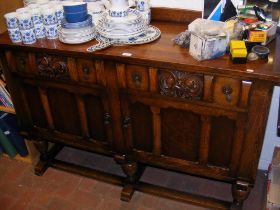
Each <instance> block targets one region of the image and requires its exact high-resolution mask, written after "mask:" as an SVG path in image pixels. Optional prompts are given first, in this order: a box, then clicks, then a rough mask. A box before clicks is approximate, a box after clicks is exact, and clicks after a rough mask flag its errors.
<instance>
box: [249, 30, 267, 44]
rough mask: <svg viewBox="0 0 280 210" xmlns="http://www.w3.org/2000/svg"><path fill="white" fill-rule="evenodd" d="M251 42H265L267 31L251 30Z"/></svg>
mask: <svg viewBox="0 0 280 210" xmlns="http://www.w3.org/2000/svg"><path fill="white" fill-rule="evenodd" d="M249 41H250V42H265V41H266V32H265V31H250V34H249Z"/></svg>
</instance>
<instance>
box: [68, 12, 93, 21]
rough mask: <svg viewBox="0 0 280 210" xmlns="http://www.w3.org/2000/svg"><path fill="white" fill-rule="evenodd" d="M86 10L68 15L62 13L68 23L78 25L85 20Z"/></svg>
mask: <svg viewBox="0 0 280 210" xmlns="http://www.w3.org/2000/svg"><path fill="white" fill-rule="evenodd" d="M87 15H88V13H87V10H86V11H83V12H75V13H68V12H65V11H64V17H65V19H66V20H67V22H69V23H78V22H82V21H85V20H86V19H87Z"/></svg>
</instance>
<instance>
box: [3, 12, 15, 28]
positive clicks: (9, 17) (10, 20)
mask: <svg viewBox="0 0 280 210" xmlns="http://www.w3.org/2000/svg"><path fill="white" fill-rule="evenodd" d="M4 17H5V19H6V25H7V28H17V27H18V19H17V13H16V12H10V13H7V14H5V15H4Z"/></svg>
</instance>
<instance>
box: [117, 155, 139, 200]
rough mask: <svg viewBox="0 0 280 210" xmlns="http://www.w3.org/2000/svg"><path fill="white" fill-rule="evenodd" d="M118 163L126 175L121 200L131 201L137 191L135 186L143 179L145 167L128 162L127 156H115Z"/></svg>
mask: <svg viewBox="0 0 280 210" xmlns="http://www.w3.org/2000/svg"><path fill="white" fill-rule="evenodd" d="M115 160H116V162H117V163H119V164H121V166H122V170H123V172H124V173H125V175H126V180H125V183H124V188H123V190H122V192H121V200H123V201H130V199H131V198H132V195H133V193H134V191H135V189H134V186H135V184H136V183H137V182H138V180H139V178H140V177H141V175H142V173H143V171H144V167H142V166H140V167H139V165H138V163H137V162H135V161H131V160H128V159H127V158H126V156H124V155H123V156H115Z"/></svg>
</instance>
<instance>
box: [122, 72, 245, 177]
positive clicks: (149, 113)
mask: <svg viewBox="0 0 280 210" xmlns="http://www.w3.org/2000/svg"><path fill="white" fill-rule="evenodd" d="M138 69H139V68H137V69H135V70H134V71H131V72H134V74H135V72H137V70H138ZM129 70H130V69H129V68H126V71H129ZM147 71H149V74H148V75H149V76H150V77H153V76H156V77H157V78H156V79H155V78H149V79H145V80H143V79H142V80H140V79H138V80H137V82H138V84H137V87H139V89H141V87H145V88H143V89H142V91H135V87H136V86H134V85H131V84H129V83H128V85H127V90H126V91H123V93H122V94H121V104H122V114H123V130H124V133H125V141H126V145H127V148H128V149H129V150H130V151H131V153H133V154H134V155H135V157H136V158H137V159H138V160H139V161H140V162H141V161H143V162H146V163H149V164H155V165H159V166H164V167H169V168H172V169H175V170H180V171H185V172H191V173H195V174H199V175H204V176H205V174H206V176H210V177H212V178H221V177H223V178H224V179H226V178H225V177H228V180H229V179H230V178H231V177H234V176H235V175H236V172H237V170H238V162H239V159H240V156H241V151H242V145H243V140H244V131H245V128H246V126H245V125H246V115H244V113H243V112H245V110H240V109H237V108H236V109H235V108H234V107H233V108H232V110H229V109H228V108H226V109H221V108H220V101H219V100H218V99H217V100H216V98H218V97H221V98H222V99H221V100H224V98H225V100H227V98H226V96H225V94H224V93H223V90H222V88H221V85H220V83H221V81H224V83H226V84H227V83H230V82H231V83H232V84H234V85H235V86H237V84H239V83H240V82H239V81H235V80H231V79H225V80H222V79H220V78H219V79H217V80H214V79H213V82H215V81H217V84H212V85H209V84H207V86H213V88H212V90H207V91H210V92H211V93H208V94H207V99H205V98H204V96H206V94H205V92H207V91H206V90H205V89H204V83H205V80H207V78H208V79H209V76H208V77H207V78H206V79H205V77H204V75H201V74H193V73H187V72H179V71H171V70H155V69H149V70H147ZM153 71H156V72H153ZM137 74H139V75H140V76H138V78H143V76H142V75H146V74H145V70H144V72H143V71H142V72H141V73H137ZM126 75H133V73H126ZM131 78H133V76H131ZM128 79H129V78H127V80H128ZM146 80H147V81H148V82H147V84H146V86H147V88H146V86H144V84H141V81H144V82H145V81H146ZM155 81H156V83H157V84H155ZM208 83H209V82H208ZM132 84H133V83H132ZM151 86H152V87H151ZM238 87H239V86H238ZM215 88H218V91H217V90H215ZM234 91H235V92H239V91H240V90H239V89H234ZM218 92H221V96H218ZM247 92H248V91H247ZM234 94H236V93H234ZM240 95H242V94H240ZM213 96H214V100H213ZM232 98H233V100H232V101H237V100H238V99H237V94H236V95H233V96H232ZM207 101H210V102H211V103H208V102H207ZM216 101H217V104H218V105H217V107H215V106H214V105H213V104H214V103H216ZM206 102H207V103H208V105H207V104H206ZM236 104H237V102H235V103H234V104H233V103H232V105H236ZM207 174H208V175H207Z"/></svg>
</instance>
